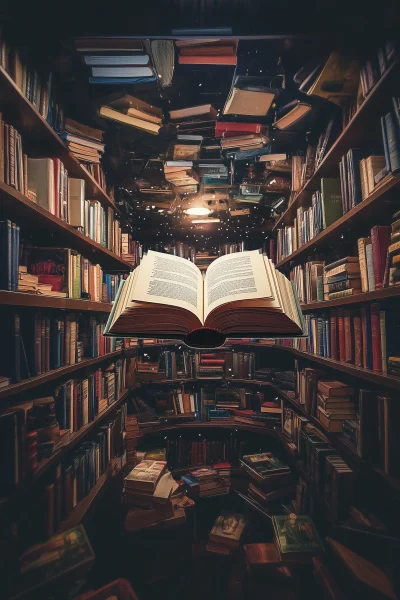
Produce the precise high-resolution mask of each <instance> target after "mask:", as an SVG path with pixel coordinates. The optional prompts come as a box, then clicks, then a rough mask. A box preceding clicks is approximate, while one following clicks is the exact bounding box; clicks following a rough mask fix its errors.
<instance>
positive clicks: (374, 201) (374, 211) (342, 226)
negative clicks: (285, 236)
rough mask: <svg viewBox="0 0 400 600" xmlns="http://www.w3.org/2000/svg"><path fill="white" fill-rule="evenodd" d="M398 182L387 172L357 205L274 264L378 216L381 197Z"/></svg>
mask: <svg viewBox="0 0 400 600" xmlns="http://www.w3.org/2000/svg"><path fill="white" fill-rule="evenodd" d="M399 184H400V175H392V174H391V173H389V175H387V176H386V177H385V179H384V180H383V181H382V183H381V184H379V185H378V186H377V187H376V188H375V189H374V191H373V192H372V193H371V194H370V195H369V196H368V198H366V199H365V200H363V201H362V202H361V203H360V204H357V206H355V207H354V208H352V209H351V210H349V211H348V212H347V213H345V214H344V215H343V216H342V217H340V219H338V220H337V221H335V222H334V223H332V225H329V227H327V228H326V229H324V230H323V231H321V232H320V233H319V234H318V235H316V236H315V237H314V238H313V239H312V240H310V241H309V242H307V243H306V244H303V246H301V247H300V248H298V249H297V250H295V252H292V254H290V255H289V256H287V257H286V258H284V259H282V260H281V261H279V262H278V263H277V264H276V266H277V267H283V266H285V265H287V264H288V263H289V262H290V261H292V260H294V259H295V258H296V259H297V258H299V257H300V256H302V255H304V254H306V253H307V252H310V250H312V249H313V248H315V247H318V246H323V245H324V244H326V243H327V242H330V241H331V240H332V239H333V238H337V237H338V235H340V234H341V233H343V232H344V231H346V230H348V229H350V227H354V225H355V224H358V223H364V221H365V220H366V219H367V218H372V217H374V216H378V215H379V214H380V213H382V197H383V196H384V194H386V193H387V192H389V191H390V190H392V189H393V188H395V187H396V186H398V185H399Z"/></svg>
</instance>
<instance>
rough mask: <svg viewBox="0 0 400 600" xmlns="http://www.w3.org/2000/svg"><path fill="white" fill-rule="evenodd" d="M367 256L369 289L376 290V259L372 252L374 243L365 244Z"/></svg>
mask: <svg viewBox="0 0 400 600" xmlns="http://www.w3.org/2000/svg"><path fill="white" fill-rule="evenodd" d="M365 256H366V259H367V275H368V290H369V291H370V292H374V291H375V275H374V259H373V252H372V244H367V245H366V246H365Z"/></svg>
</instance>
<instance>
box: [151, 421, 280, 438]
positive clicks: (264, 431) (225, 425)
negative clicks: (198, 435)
mask: <svg viewBox="0 0 400 600" xmlns="http://www.w3.org/2000/svg"><path fill="white" fill-rule="evenodd" d="M180 429H189V430H190V429H236V431H251V432H252V433H260V434H261V435H267V436H269V437H273V438H277V432H276V431H277V430H275V429H270V428H268V427H259V426H257V425H254V426H253V425H247V424H246V423H238V422H236V421H234V420H226V421H223V420H221V421H191V422H190V423H178V424H176V423H171V424H170V425H162V426H161V427H157V426H156V427H154V428H150V427H149V428H148V430H147V428H143V429H140V432H141V433H143V434H144V435H146V434H147V435H152V434H155V433H158V432H165V431H174V430H177V431H179V430H180Z"/></svg>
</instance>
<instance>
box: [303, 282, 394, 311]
mask: <svg viewBox="0 0 400 600" xmlns="http://www.w3.org/2000/svg"><path fill="white" fill-rule="evenodd" d="M398 296H400V285H397V286H396V285H394V286H391V287H387V288H383V289H380V290H375V291H374V292H365V293H364V294H355V295H354V296H345V297H344V298H335V300H326V301H324V302H309V303H308V304H301V310H302V311H303V312H307V311H310V310H311V311H313V310H325V309H326V308H331V307H333V306H343V305H345V304H361V303H362V302H372V301H374V300H386V299H389V298H397V297H398Z"/></svg>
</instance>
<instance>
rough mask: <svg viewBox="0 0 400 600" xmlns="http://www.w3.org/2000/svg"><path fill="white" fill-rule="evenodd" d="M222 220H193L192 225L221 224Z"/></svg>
mask: <svg viewBox="0 0 400 600" xmlns="http://www.w3.org/2000/svg"><path fill="white" fill-rule="evenodd" d="M220 222H221V219H193V221H192V223H196V224H198V223H220Z"/></svg>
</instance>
